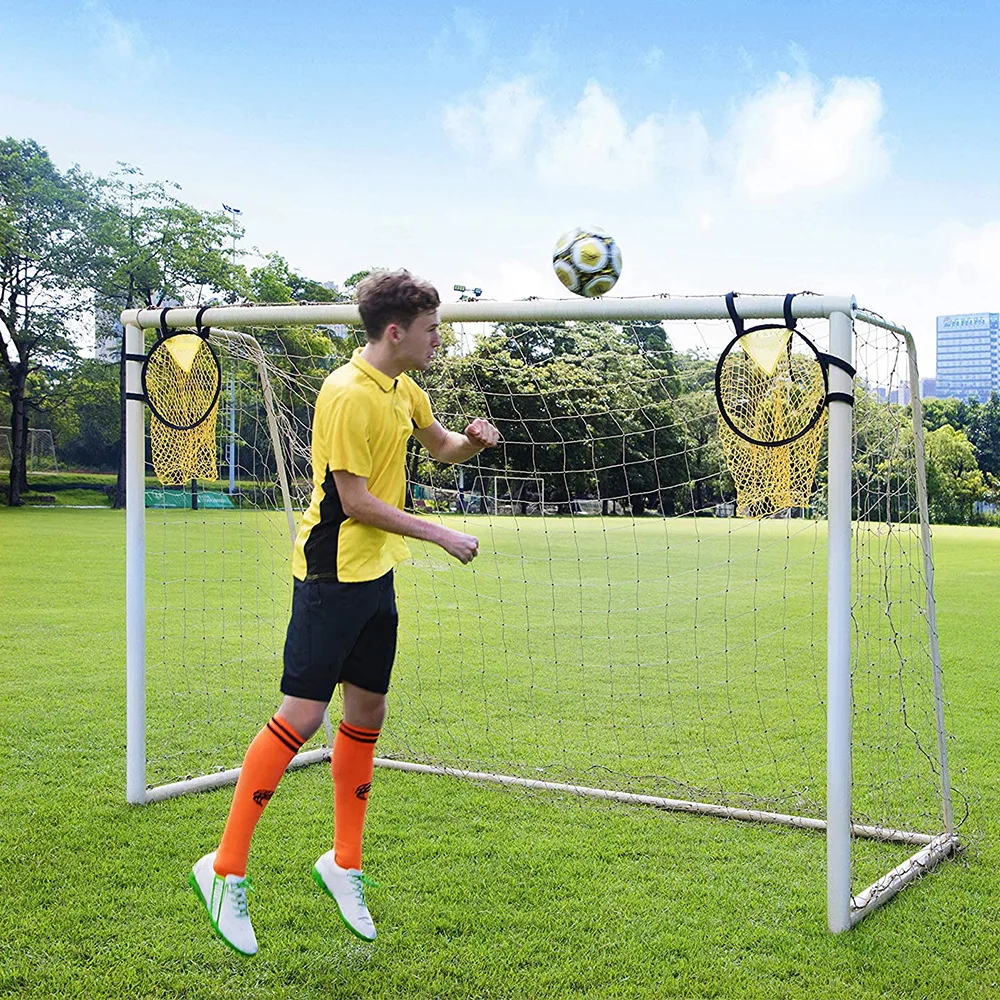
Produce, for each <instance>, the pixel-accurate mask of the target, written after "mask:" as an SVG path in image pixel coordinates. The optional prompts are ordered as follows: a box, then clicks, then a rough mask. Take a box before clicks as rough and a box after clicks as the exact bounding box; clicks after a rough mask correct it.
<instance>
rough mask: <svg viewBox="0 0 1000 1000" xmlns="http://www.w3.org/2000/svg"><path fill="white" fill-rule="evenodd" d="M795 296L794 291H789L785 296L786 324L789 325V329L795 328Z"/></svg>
mask: <svg viewBox="0 0 1000 1000" xmlns="http://www.w3.org/2000/svg"><path fill="white" fill-rule="evenodd" d="M794 298H795V294H794V292H789V293H788V294H787V295H786V296H785V326H787V327H788V329H789V330H794V329H795V317H794V316H793V315H792V299H794Z"/></svg>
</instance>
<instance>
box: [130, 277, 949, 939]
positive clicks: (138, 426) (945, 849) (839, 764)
mask: <svg viewBox="0 0 1000 1000" xmlns="http://www.w3.org/2000/svg"><path fill="white" fill-rule="evenodd" d="M784 305H785V301H784V297H782V296H759V295H741V296H740V298H739V312H740V315H741V317H742V318H744V319H753V320H757V319H761V320H767V319H773V320H779V321H781V320H783V318H784ZM791 309H792V314H793V315H794V316H795V317H796V318H798V319H807V318H812V319H827V320H828V321H829V331H830V338H829V340H830V354H831V355H832V356H834V357H836V358H839V359H841V360H842V361H844V362H846V363H847V364H848V365H850V363H851V360H852V354H853V320H854V319H855V318H858V319H861V320H863V321H865V322H867V323H869V324H871V325H873V326H877V327H881V328H883V329H886V330H889V331H891V332H893V333H895V334H897V335H899V336H902V337H903V338H904V339H905V341H906V344H907V349H908V354H909V378H910V386H911V400H912V406H913V433H914V437H915V441H916V448H915V452H916V491H917V501H918V506H919V510H920V514H921V532H920V533H921V545H922V551H923V573H924V581H925V585H926V588H927V595H926V601H927V603H926V610H927V625H928V630H929V635H928V649H929V653H930V657H931V661H932V669H933V693H934V702H935V704H934V714H935V722H936V729H937V756H936V764H937V766H938V768H939V778H940V786H941V827H940V828H939V830H938V831H937V832H935V833H918V832H912V831H906V830H889V829H885V828H882V827H872V826H860V825H856V824H852V821H851V795H852V744H851V729H852V690H851V668H852V617H851V568H852V531H853V526H852V430H853V408H852V406H851V405H850V404H849V403H848V402H847V401H846V400H847V399H850V398H851V396H852V394H853V378H852V376H851V375H850V374H848V371H847V370H845V369H843V368H841V367H839V366H837V365H832V366H831V368H830V373H829V388H830V392H831V393H832V394H833V399H832V400H831V402H830V403H829V440H828V446H829V495H828V502H829V507H828V518H827V519H828V539H829V542H828V578H827V801H826V816H827V818H826V820H822V819H816V818H809V817H801V816H793V815H781V814H777V813H771V812H765V811H758V810H753V809H737V808H731V807H727V806H722V805H718V804H711V803H700V802H690V801H683V800H676V799H667V798H661V797H658V796H650V795H638V794H631V793H627V792H615V791H609V790H606V789H598V788H583V787H580V786H576V785H565V784H558V783H553V782H546V781H536V780H531V779H526V778H520V777H514V776H510V775H500V774H491V773H480V772H471V771H462V770H460V769H455V768H445V767H433V766H429V765H425V764H417V763H410V762H406V761H397V760H384V759H378V760H376V763H378V764H380V765H382V766H386V767H392V768H397V769H401V770H409V771H420V772H429V773H436V774H448V775H453V776H461V777H470V778H474V779H476V780H479V781H492V782H499V783H501V784H511V785H521V786H526V787H530V788H543V789H551V790H557V791H572V792H573V793H575V794H583V795H591V796H593V797H596V798H602V799H613V800H617V801H622V802H629V803H646V804H650V805H654V806H657V807H659V808H665V809H673V810H679V811H684V812H698V813H704V814H709V815H715V816H722V817H728V818H732V819H740V820H750V821H757V822H773V823H780V824H783V825H786V826H793V827H805V828H812V829H820V830H825V832H826V838H827V922H828V926H829V929H830V930H831V931H833V932H835V933H837V932H841V931H845V930H848V929H849V928H851V927H853V926H854V925H855V924H857V923H858V922H859V921H860V920H861V919H863V918H864V917H865V916H866V915H868V914H869V913H870V912H872V911H873V910H874V909H876V908H877V907H879V906H881V905H882V904H883V903H885V902H886V901H887V900H888V899H890V898H891V897H892V896H893V895H895V893H897V892H898V891H899V890H900V889H902V888H903V887H904V886H905V885H907V884H909V883H910V882H913V881H914V880H916V879H917V878H918V877H919V876H920V875H922V874H923V873H925V872H926V871H927V870H929V869H930V868H932V867H933V866H935V865H936V864H937V863H938V862H940V861H941V860H943V859H945V858H947V857H949V856H951V855H952V854H954V853H956V852H957V851H958V850H959V849H960V845H959V841H958V838H957V836H956V834H955V828H954V822H953V816H952V805H951V787H950V782H949V776H948V759H947V748H946V739H947V737H946V734H945V726H944V702H943V695H942V686H941V665H940V655H939V650H938V635H937V624H936V615H935V605H934V593H933V572H934V570H933V564H932V561H931V550H930V531H929V522H928V509H927V491H926V480H925V466H924V451H923V419H922V410H921V405H920V395H919V377H918V371H917V364H916V352H915V346H914V343H913V338H912V336H911V334H910V333H909V332H908V331H907V330H905V329H904V328H902V327H900V326H897V325H895V324H892V323H889V322H887V321H885V320H884V319H882V318H881V317H879V316H877V315H875V314H873V313H869V312H865V311H863V310H859V309H858V307H857V304H856V301H855V299H854V298H853V296H819V295H807V294H802V295H797V296H795V298H794V299H793V301H792V305H791ZM160 317H161V310H158V309H157V310H153V309H146V310H128V311H126V312H124V313H122V323H123V325H124V326H125V332H126V362H127V368H126V389H127V404H126V459H127V473H128V475H127V565H126V587H127V687H128V690H127V736H128V751H127V754H128V764H127V767H128V775H127V797H128V801H129V802H130V803H135V804H139V803H144V802H149V801H153V800H155V799H159V798H164V797H166V796H167V794H179V793H180V792H181V791H186V790H197V789H201V788H208V787H216V786H218V785H221V784H225V783H228V782H233V781H235V780H236V777H237V776H238V774H239V769H233V770H231V771H227V772H223V773H221V774H213V775H209V776H206V777H204V778H195V779H191V780H190V781H188V782H185V783H178V784H184V785H185V786H187V787H185V788H183V789H181V788H177V787H174V786H168V788H169V791H168V790H167V789H165V788H161V789H155V790H147V788H146V782H145V627H146V624H145V615H146V606H145V503H144V499H145V498H144V486H145V479H144V475H145V465H144V450H143V449H144V413H143V411H144V402H143V397H142V385H141V379H140V374H141V365H142V360H143V357H144V353H145V343H144V330H147V329H153V328H156V327H158V326H159V324H160ZM440 317H441V320H442V321H445V322H451V323H458V322H468V323H481V322H486V323H490V322H494V323H495V322H546V321H574V320H590V321H601V320H608V321H626V322H627V321H642V320H646V321H653V322H658V321H661V320H691V321H693V320H728V319H729V312H728V310H727V306H726V300H725V298H724V297H722V296H703V297H686V298H668V297H661V296H656V297H649V298H635V299H590V300H588V299H570V300H534V301H531V300H529V301H522V302H488V301H487V302H484V301H473V302H456V303H449V304H443V305H442V306H441V308H440ZM196 318H197V319H198V320H199V321H200V322H201V324H202V325H203V326H205V327H209V328H210V329H211V334H212V336H213V337H226V336H231V337H235V338H241V339H243V341H244V343H249V344H250V345H251V347H252V346H253V345H254V344H256V341H254V339H253V338H252V337H250V336H248V335H246V334H239V333H232V332H227V330H226V328H228V327H230V326H246V325H260V326H275V325H281V324H291V323H294V324H337V323H343V324H357V323H358V322H359V314H358V310H357V307H356V306H353V305H334V304H317V305H278V306H220V307H212V308H209V309H206V310H204V312H202V313H200V314H199V310H197V309H195V308H175V309H171V310H169V312H168V313H167V316H166V324H167V325H168V326H169V327H175V328H176V327H185V328H191V327H193V326H194V325H195V321H196ZM258 352H259V348H258ZM260 370H261V373H262V375H263V377H264V386H265V388H264V392H265V394H266V395H267V394H269V392H270V390H269V387H268V386H267V381H266V373H264V368H263V364H261V365H260ZM268 416H269V422H270V424H271V427H270V431H271V435H272V443H273V444H274V446H275V453H276V454H281V451H282V449H281V443H280V440H279V436H278V430H277V427H276V425H275V421H274V417H273V415H272V414H270V413H269V415H268ZM278 467H279V469H281V467H282V463H281V462H279V463H278ZM282 485H283V492H284V495H285V499H286V505H287V506H286V510H287V512H288V517H289V530H290V532H291V533H292V535H293V536H294V530H295V525H294V513H293V511H292V508H291V504H290V501H289V499H288V484H287V483H283V484H282ZM329 753H330V751H329V748H323V749H320V750H315V751H310V752H309V753H308V754H301V755H300V759H297V760H296V763H307V762H309V760H315V759H323V758H328V757H329ZM306 758H308V759H306ZM852 836H858V837H871V838H874V839H878V840H884V841H894V842H899V843H904V844H910V845H913V846H915V847H917V848H918V850H917V851H916V853H914V854H913V855H912V856H911V857H910V858H908V859H907V860H906V861H904V862H903V863H902V864H901V865H899V866H898V867H897V868H895V869H893V871H891V872H889V873H887V874H886V875H884V876H883V877H882V878H880V879H878V880H877V881H876V882H875V883H873V884H872V885H871V886H869V887H868V888H867V889H865V890H864V891H863V892H861V893H860V894H858V895H856V896H853V897H852V893H851V838H852Z"/></svg>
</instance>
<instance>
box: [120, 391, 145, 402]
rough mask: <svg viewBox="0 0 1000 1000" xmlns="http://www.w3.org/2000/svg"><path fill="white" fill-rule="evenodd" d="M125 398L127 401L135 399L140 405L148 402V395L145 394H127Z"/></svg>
mask: <svg viewBox="0 0 1000 1000" xmlns="http://www.w3.org/2000/svg"><path fill="white" fill-rule="evenodd" d="M125 398H126V399H134V400H135V401H136V402H139V403H145V402H146V394H145V393H143V392H126V393H125Z"/></svg>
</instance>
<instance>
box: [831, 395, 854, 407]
mask: <svg viewBox="0 0 1000 1000" xmlns="http://www.w3.org/2000/svg"><path fill="white" fill-rule="evenodd" d="M826 401H827V402H828V403H847V405H848V406H853V405H854V397H853V396H852V395H851V394H850V393H849V392H828V393H827V394H826Z"/></svg>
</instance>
